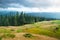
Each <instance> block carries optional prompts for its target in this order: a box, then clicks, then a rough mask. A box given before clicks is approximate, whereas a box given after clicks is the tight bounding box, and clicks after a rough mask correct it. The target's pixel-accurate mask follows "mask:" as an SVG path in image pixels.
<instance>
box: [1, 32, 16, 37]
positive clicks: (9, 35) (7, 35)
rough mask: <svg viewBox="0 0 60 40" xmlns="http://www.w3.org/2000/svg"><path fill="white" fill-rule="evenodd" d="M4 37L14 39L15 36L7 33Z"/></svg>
mask: <svg viewBox="0 0 60 40" xmlns="http://www.w3.org/2000/svg"><path fill="white" fill-rule="evenodd" d="M2 37H5V38H14V37H15V35H14V34H10V33H7V34H3V35H2Z"/></svg>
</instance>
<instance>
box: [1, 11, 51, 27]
mask: <svg viewBox="0 0 60 40" xmlns="http://www.w3.org/2000/svg"><path fill="white" fill-rule="evenodd" d="M44 20H50V19H46V18H44V17H34V16H29V15H27V14H25V13H23V12H21V13H20V14H19V12H16V13H15V14H13V13H10V14H9V15H0V26H20V25H24V24H31V23H35V22H39V21H44Z"/></svg>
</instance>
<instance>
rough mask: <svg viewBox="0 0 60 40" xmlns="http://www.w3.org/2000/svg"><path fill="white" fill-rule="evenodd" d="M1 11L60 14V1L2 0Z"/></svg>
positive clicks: (0, 2) (0, 0)
mask: <svg viewBox="0 0 60 40" xmlns="http://www.w3.org/2000/svg"><path fill="white" fill-rule="evenodd" d="M0 10H12V11H25V12H60V0H0Z"/></svg>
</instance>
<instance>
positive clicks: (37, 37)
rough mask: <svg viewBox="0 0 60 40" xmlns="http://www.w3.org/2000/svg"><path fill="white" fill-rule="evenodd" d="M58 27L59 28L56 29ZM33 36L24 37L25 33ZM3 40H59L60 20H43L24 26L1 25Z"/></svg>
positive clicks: (0, 30)
mask: <svg viewBox="0 0 60 40" xmlns="http://www.w3.org/2000/svg"><path fill="white" fill-rule="evenodd" d="M56 28H58V29H56ZM27 33H28V34H29V35H30V34H31V35H32V37H31V38H30V37H28V38H27V37H24V36H23V35H24V34H27ZM31 35H30V36H31ZM0 39H2V40H8V39H9V40H16V39H18V40H58V39H60V20H52V21H42V22H37V23H34V24H26V25H22V26H1V27H0Z"/></svg>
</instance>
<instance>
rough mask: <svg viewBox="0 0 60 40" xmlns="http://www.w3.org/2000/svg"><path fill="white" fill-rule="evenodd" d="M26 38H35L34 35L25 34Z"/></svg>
mask: <svg viewBox="0 0 60 40" xmlns="http://www.w3.org/2000/svg"><path fill="white" fill-rule="evenodd" d="M24 37H27V38H32V37H33V35H32V34H29V33H27V34H24Z"/></svg>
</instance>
